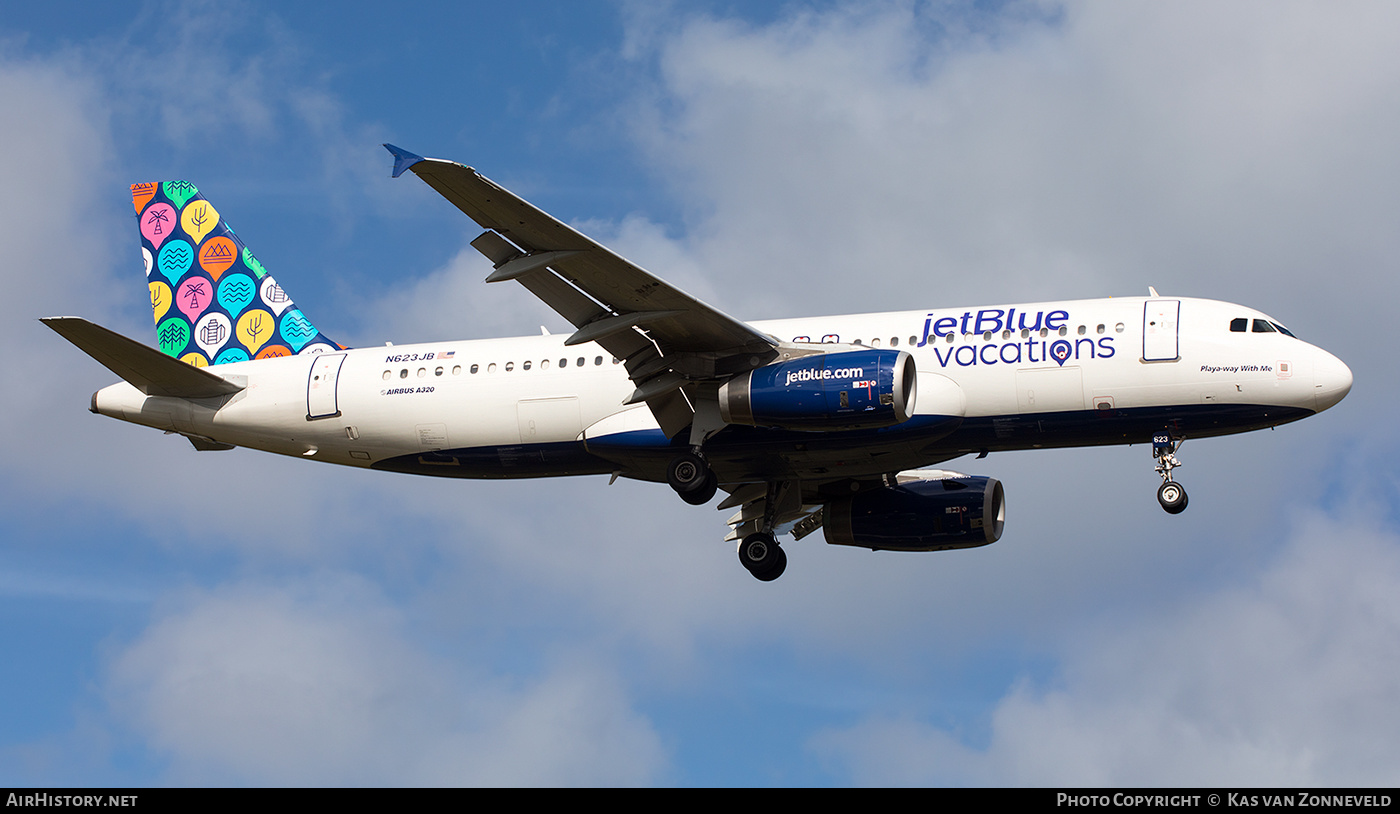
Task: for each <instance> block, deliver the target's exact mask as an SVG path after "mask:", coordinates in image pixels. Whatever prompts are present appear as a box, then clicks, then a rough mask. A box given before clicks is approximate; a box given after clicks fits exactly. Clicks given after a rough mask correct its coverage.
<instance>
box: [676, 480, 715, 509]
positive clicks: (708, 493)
mask: <svg viewBox="0 0 1400 814" xmlns="http://www.w3.org/2000/svg"><path fill="white" fill-rule="evenodd" d="M718 491H719V478H716V477H715V473H713V472H711V473H710V474H709V476H708V477H706V478H705V483H704V485H702V486H701V487H700V488H699V489H696V490H694V491H691V492H681V493H680V496H681V500H684V501H685V502H686V503H689V504H690V505H692V506H704V505H705V504H706V503H709V502H710V501H711V500H714V497H715V492H718Z"/></svg>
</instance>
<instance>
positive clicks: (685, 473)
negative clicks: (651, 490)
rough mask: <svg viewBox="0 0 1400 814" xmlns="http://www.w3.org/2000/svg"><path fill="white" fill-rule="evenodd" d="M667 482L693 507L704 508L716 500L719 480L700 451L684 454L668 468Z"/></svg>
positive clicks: (677, 457)
mask: <svg viewBox="0 0 1400 814" xmlns="http://www.w3.org/2000/svg"><path fill="white" fill-rule="evenodd" d="M666 482H667V483H669V484H671V488H672V489H674V490H676V494H678V495H680V496H681V500H684V501H685V502H686V503H689V504H690V505H692V506H703V505H705V504H706V503H709V502H710V500H711V499H713V498H714V496H715V492H716V491H717V490H718V489H719V479H717V478H716V477H715V472H714V470H713V469H711V468H710V464H709V462H708V461H706V460H705V456H704V455H702V454H700V452H699V450H698V449H696V450H693V451H691V452H682V453H681V454H680V455H677V456H676V457H675V459H674V460H672V461H671V465H670V466H668V467H666Z"/></svg>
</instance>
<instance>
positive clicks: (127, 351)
mask: <svg viewBox="0 0 1400 814" xmlns="http://www.w3.org/2000/svg"><path fill="white" fill-rule="evenodd" d="M39 321H40V322H42V323H44V324H45V325H47V326H49V327H50V328H53V329H54V330H55V331H56V332H58V335H59V336H62V337H63V338H64V339H67V340H68V341H69V342H72V343H73V344H74V345H77V346H78V349H79V350H81V351H82V352H83V353H86V354H87V355H88V356H91V357H92V358H94V359H96V360H97V361H98V362H100V363H102V366H103V367H105V368H107V369H108V370H110V371H112V372H113V373H115V374H117V375H118V376H121V377H122V378H123V379H125V380H126V381H127V382H129V383H131V385H132V386H133V387H135V388H136V389H137V390H140V391H141V392H142V393H145V394H146V395H148V396H173V397H175V398H186V399H203V398H213V397H215V396H226V395H229V394H231V393H237V392H238V391H239V390H242V389H243V386H242V385H237V384H234V383H233V382H231V381H229V380H228V379H225V378H223V377H221V376H216V375H214V374H213V373H210V372H209V371H207V370H204V369H203V368H198V367H195V366H193V365H189V364H186V363H184V362H182V361H180V360H179V359H176V358H174V357H172V356H166V355H165V354H164V353H161V352H160V351H158V350H156V349H155V348H152V347H149V346H147V345H143V344H141V343H140V342H137V341H136V340H134V339H128V338H126V337H125V336H122V335H121V334H119V333H117V332H116V331H110V330H108V329H106V328H104V327H102V326H101V325H98V324H96V323H93V322H89V321H87V320H85V319H83V318H82V317H45V318H43V319H41V320H39Z"/></svg>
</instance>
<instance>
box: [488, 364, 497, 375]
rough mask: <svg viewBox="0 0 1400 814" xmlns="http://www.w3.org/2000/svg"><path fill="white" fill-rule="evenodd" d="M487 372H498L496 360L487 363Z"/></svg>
mask: <svg viewBox="0 0 1400 814" xmlns="http://www.w3.org/2000/svg"><path fill="white" fill-rule="evenodd" d="M486 372H487V373H495V372H496V363H495V362H492V363H491V364H489V365H487V366H486Z"/></svg>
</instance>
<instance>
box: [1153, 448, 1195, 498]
mask: <svg viewBox="0 0 1400 814" xmlns="http://www.w3.org/2000/svg"><path fill="white" fill-rule="evenodd" d="M1183 440H1184V439H1181V438H1175V439H1174V438H1172V434H1171V433H1170V432H1168V431H1167V430H1161V431H1159V432H1156V433H1153V434H1152V457H1153V459H1155V460H1156V461H1157V465H1156V467H1154V468H1155V469H1156V470H1157V474H1158V475H1161V476H1162V485H1161V486H1160V487H1158V489H1157V502H1158V503H1160V504H1162V508H1163V509H1165V510H1166V511H1167V513H1168V514H1181V513H1182V512H1184V511H1186V503H1187V497H1186V488H1185V487H1183V486H1182V485H1181V484H1179V483H1177V482H1176V481H1174V480H1172V470H1173V469H1175V468H1176V467H1178V466H1181V465H1182V464H1181V461H1180V460H1178V459H1177V457H1176V451H1177V449H1178V448H1179V447H1180V446H1181V444H1182V441H1183Z"/></svg>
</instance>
